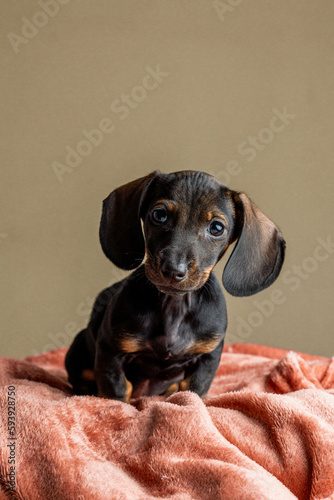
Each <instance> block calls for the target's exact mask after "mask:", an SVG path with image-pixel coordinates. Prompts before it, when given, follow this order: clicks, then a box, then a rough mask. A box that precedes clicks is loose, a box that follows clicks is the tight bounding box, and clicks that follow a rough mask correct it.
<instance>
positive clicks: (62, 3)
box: [0, 0, 334, 357]
mask: <svg viewBox="0 0 334 500" xmlns="http://www.w3.org/2000/svg"><path fill="white" fill-rule="evenodd" d="M0 8H1V16H0V23H1V31H2V37H1V55H2V57H3V65H2V68H3V69H2V77H1V98H2V113H1V117H2V120H1V121H2V129H1V143H2V151H3V154H2V171H1V173H2V175H1V179H2V180H1V197H0V203H1V223H0V252H1V297H0V307H1V354H2V355H8V356H15V357H17V356H26V355H30V354H33V353H36V352H41V351H43V350H46V349H52V348H55V347H58V346H61V345H68V344H69V343H70V342H71V340H72V338H73V336H74V334H75V333H76V332H77V331H78V329H79V328H80V327H82V326H83V325H84V324H85V323H86V322H87V320H88V317H89V313H90V308H91V305H92V302H93V300H94V297H95V296H96V295H97V293H98V292H99V291H100V290H101V289H102V288H104V287H105V286H107V285H108V284H109V283H111V282H113V281H115V280H117V279H119V278H120V277H122V276H123V275H124V274H125V273H122V272H121V271H119V270H117V269H116V268H115V267H114V266H113V265H112V264H111V263H110V262H108V261H107V259H106V258H105V257H104V254H103V253H102V250H101V248H100V246H99V241H98V225H99V217H100V212H101V202H102V200H103V198H105V197H106V196H107V195H108V194H109V192H110V191H111V190H112V189H114V188H115V187H117V186H118V185H120V184H123V183H126V182H128V181H130V180H132V179H134V178H136V177H139V176H142V175H145V174H146V173H148V172H150V171H152V170H154V169H160V170H162V171H164V172H172V171H176V170H182V169H194V170H204V171H207V172H210V173H212V174H214V175H216V176H217V177H219V178H220V179H221V180H222V181H223V182H225V183H226V184H228V185H229V187H231V188H233V189H236V190H244V191H246V192H247V193H248V194H249V196H250V197H251V198H252V199H253V201H254V202H255V203H256V204H257V205H258V206H259V207H260V208H261V209H262V210H263V211H264V212H265V213H266V214H267V215H268V216H269V217H270V218H272V219H273V220H274V221H275V222H276V223H277V224H278V225H279V226H280V228H281V230H282V232H283V234H284V236H285V238H286V241H287V256H286V261H285V264H284V268H283V271H282V274H281V276H280V278H279V279H278V280H277V282H276V283H275V284H274V285H273V286H272V287H270V288H269V289H268V290H266V291H263V292H261V293H260V294H258V295H256V296H253V297H249V298H243V299H242V298H233V297H231V296H228V295H227V293H226V297H227V302H228V313H229V328H228V335H227V339H228V340H229V341H239V342H243V341H246V342H252V343H263V344H269V345H275V346H280V347H284V348H292V349H297V350H301V351H306V352H310V353H315V354H325V355H333V354H334V352H333V351H334V349H333V347H334V336H333V328H332V324H333V317H334V307H333V292H334V283H333V270H334V245H333V243H334V228H333V208H334V207H333V194H332V193H333V188H334V174H333V130H334V123H333V114H334V113H333V109H334V107H333V104H334V102H333V101H334V93H333V89H334V85H333V67H334V65H333V55H334V33H333V25H334V2H332V1H331V0H318V1H311V0H295V1H291V0H280V1H276V0H244V1H242V0H224V1H220V2H218V1H216V2H214V1H204V0H197V1H193V0H139V1H129V0H122V1H121V0H120V1H113V0H37V1H35V0H29V1H28V0H2V2H1V6H0ZM223 265H224V263H223V262H222V263H219V265H218V266H217V268H216V271H217V274H218V275H221V273H222V270H223Z"/></svg>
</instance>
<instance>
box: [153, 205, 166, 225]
mask: <svg viewBox="0 0 334 500" xmlns="http://www.w3.org/2000/svg"><path fill="white" fill-rule="evenodd" d="M151 217H152V220H153V221H154V222H157V223H158V224H164V222H166V220H167V210H166V209H165V208H163V207H160V208H155V209H154V210H153V212H152V214H151Z"/></svg>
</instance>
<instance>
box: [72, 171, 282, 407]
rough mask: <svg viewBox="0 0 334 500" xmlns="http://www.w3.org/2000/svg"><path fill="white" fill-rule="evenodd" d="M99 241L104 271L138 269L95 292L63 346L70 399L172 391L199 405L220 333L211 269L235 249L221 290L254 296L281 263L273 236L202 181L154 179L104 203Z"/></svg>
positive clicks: (241, 201)
mask: <svg viewBox="0 0 334 500" xmlns="http://www.w3.org/2000/svg"><path fill="white" fill-rule="evenodd" d="M141 221H142V224H141ZM100 239H101V244H102V248H103V250H104V252H105V253H106V255H107V257H108V258H110V260H112V262H114V263H115V264H116V265H118V266H119V267H121V268H123V269H133V268H137V269H136V270H135V271H134V272H133V273H132V274H131V275H130V276H129V277H128V278H126V279H124V280H122V281H121V282H119V283H116V284H114V285H113V286H111V287H110V288H108V289H105V290H103V292H101V293H100V295H99V296H98V298H97V300H96V302H95V305H94V308H93V312H92V316H91V319H90V322H89V324H88V326H87V328H86V329H84V330H83V331H81V332H80V333H79V334H78V335H77V337H76V338H75V340H74V342H73V344H72V345H71V347H70V349H69V351H68V354H67V356H66V368H67V371H68V374H69V380H70V382H71V383H72V385H73V387H74V390H75V392H76V393H78V394H98V395H99V396H102V397H107V398H113V399H119V400H122V401H126V400H128V399H129V397H130V395H131V396H132V397H140V396H143V395H146V396H152V395H161V394H166V393H168V392H169V391H171V390H177V389H189V390H192V391H194V392H196V393H197V394H199V395H200V396H204V395H205V394H206V393H207V391H208V390H209V387H210V385H211V382H212V380H213V378H214V376H215V374H216V371H217V368H218V364H219V360H220V356H221V352H222V349H223V344H224V336H225V331H226V327H227V314H226V306H225V300H224V296H223V293H222V290H221V288H220V285H219V283H218V280H217V278H216V277H215V275H214V274H213V272H212V269H213V267H214V265H215V264H216V263H217V262H218V260H219V259H220V258H221V257H222V256H223V254H224V253H225V251H226V249H227V248H228V246H229V244H231V243H233V242H234V241H237V243H236V245H235V248H234V250H233V253H232V255H231V257H230V259H229V261H228V263H227V264H226V266H225V270H224V275H223V283H224V286H225V288H226V289H227V290H228V291H229V292H230V293H232V294H233V295H238V296H245V295H251V294H253V293H257V292H258V291H260V290H263V289H264V288H266V287H267V286H269V285H270V284H271V283H272V282H273V281H274V280H275V279H276V277H277V276H278V274H279V271H280V269H281V266H282V263H283V258H284V247H285V242H284V240H283V238H282V236H281V233H280V231H279V229H278V228H277V226H276V225H275V224H274V223H273V222H272V221H271V220H270V219H268V218H267V217H266V216H265V215H264V214H263V213H262V212H261V211H260V210H259V209H258V208H257V207H256V206H255V205H254V204H253V203H252V202H251V200H250V199H249V198H248V197H247V195H245V194H244V193H236V192H234V191H231V190H229V189H228V188H227V187H226V186H224V185H223V184H222V183H220V181H218V180H217V179H215V178H214V177H212V176H210V175H208V174H205V173H203V172H197V171H183V172H176V173H173V174H161V173H159V172H154V173H152V174H150V175H148V176H146V177H144V178H141V179H138V180H136V181H133V182H131V183H129V184H127V185H125V186H122V187H121V188H118V189H116V190H115V191H113V192H112V193H111V194H110V196H109V197H108V198H107V199H106V200H105V201H104V207H103V213H102V218H101V225H100ZM144 259H145V263H144V264H142V265H140V263H141V262H142V261H143V260H144ZM137 266H139V267H137Z"/></svg>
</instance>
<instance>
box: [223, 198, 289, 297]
mask: <svg viewBox="0 0 334 500" xmlns="http://www.w3.org/2000/svg"><path fill="white" fill-rule="evenodd" d="M235 198H236V199H235V201H236V217H237V219H239V221H238V222H239V230H238V228H237V238H238V241H237V243H236V246H235V248H234V250H233V252H232V255H231V256H230V258H229V260H228V261H227V264H226V266H225V269H224V273H223V284H224V287H225V288H226V290H227V291H228V292H229V293H230V294H231V295H235V296H238V297H245V296H248V295H253V294H255V293H258V292H260V291H261V290H264V289H265V288H267V287H268V286H270V285H271V284H272V283H273V282H274V281H275V280H276V278H277V276H278V275H279V273H280V270H281V267H282V265H283V261H284V252H285V241H284V239H283V236H282V234H281V232H280V230H279V229H278V227H277V226H276V225H275V224H274V222H272V221H271V220H270V219H268V217H266V216H265V215H264V213H263V212H261V210H260V209H259V208H258V207H257V206H256V205H254V203H253V202H252V201H251V200H250V199H249V198H248V196H247V195H246V194H245V193H239V194H236V196H235ZM238 222H237V223H238ZM238 231H239V234H238Z"/></svg>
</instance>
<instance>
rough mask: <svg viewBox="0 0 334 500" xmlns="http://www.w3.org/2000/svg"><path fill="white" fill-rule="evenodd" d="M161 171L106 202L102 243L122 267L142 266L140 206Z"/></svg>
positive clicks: (114, 195) (104, 205)
mask: <svg viewBox="0 0 334 500" xmlns="http://www.w3.org/2000/svg"><path fill="white" fill-rule="evenodd" d="M156 175H157V172H152V173H151V174H149V175H146V176H145V177H141V178H140V179H137V180H135V181H132V182H129V183H128V184H125V185H124V186H121V187H119V188H118V189H115V191H113V192H112V193H110V195H109V196H108V198H106V199H105V200H104V201H103V209H102V217H101V222H100V243H101V246H102V250H103V251H104V253H105V255H106V256H107V257H108V259H110V260H111V261H112V262H113V263H114V264H115V265H116V266H118V267H120V268H121V269H126V270H128V269H134V268H136V267H138V266H139V265H140V264H141V262H142V260H143V258H144V255H145V241H144V237H143V233H142V229H141V223H140V214H139V212H140V207H141V203H142V200H143V199H144V196H145V193H146V191H147V188H148V186H149V185H150V183H151V181H152V180H153V179H154V178H155V176H156Z"/></svg>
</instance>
